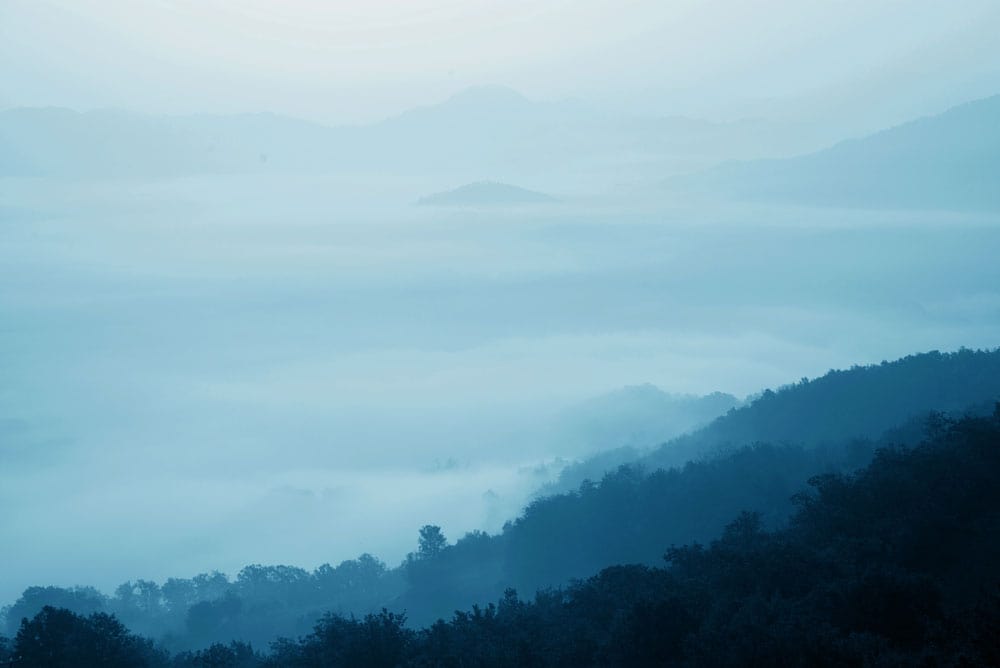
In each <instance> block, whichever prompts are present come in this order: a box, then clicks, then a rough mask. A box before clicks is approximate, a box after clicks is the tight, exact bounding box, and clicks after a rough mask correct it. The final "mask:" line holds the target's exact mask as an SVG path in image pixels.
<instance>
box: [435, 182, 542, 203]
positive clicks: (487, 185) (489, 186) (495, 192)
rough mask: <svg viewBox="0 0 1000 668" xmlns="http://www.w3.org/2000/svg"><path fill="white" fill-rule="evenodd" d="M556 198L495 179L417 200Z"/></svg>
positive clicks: (536, 200) (539, 200)
mask: <svg viewBox="0 0 1000 668" xmlns="http://www.w3.org/2000/svg"><path fill="white" fill-rule="evenodd" d="M555 201H556V199H555V198H553V197H551V196H549V195H546V194H545V193H540V192H537V191H535V190H528V189H527V188H521V187H518V186H512V185H510V184H507V183H498V182H496V181H478V182H476V183H467V184H466V185H464V186H459V187H458V188H455V189H454V190H447V191H445V192H440V193H434V194H433V195H427V196H426V197H421V198H420V199H419V200H417V204H419V205H421V206H515V205H520V204H545V203H550V202H555Z"/></svg>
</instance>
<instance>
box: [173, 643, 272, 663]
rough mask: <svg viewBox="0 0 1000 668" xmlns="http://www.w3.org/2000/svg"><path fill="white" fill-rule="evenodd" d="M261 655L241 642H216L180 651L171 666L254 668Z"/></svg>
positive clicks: (261, 658) (261, 659)
mask: <svg viewBox="0 0 1000 668" xmlns="http://www.w3.org/2000/svg"><path fill="white" fill-rule="evenodd" d="M262 661H263V657H262V656H261V655H260V654H258V653H256V652H254V651H253V648H252V647H251V646H250V645H248V644H246V643H241V642H231V643H229V644H228V645H223V644H222V643H216V644H214V645H212V646H210V647H209V648H208V649H203V650H199V651H197V652H182V653H180V654H178V655H177V656H175V657H174V659H173V661H172V662H171V663H170V665H171V666H172V667H173V668H256V666H259V665H261V662H262Z"/></svg>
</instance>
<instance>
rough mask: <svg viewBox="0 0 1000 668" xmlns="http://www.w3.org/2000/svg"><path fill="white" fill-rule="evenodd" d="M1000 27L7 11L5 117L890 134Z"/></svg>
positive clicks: (983, 65)
mask: <svg viewBox="0 0 1000 668" xmlns="http://www.w3.org/2000/svg"><path fill="white" fill-rule="evenodd" d="M997 34H1000V3H998V2H996V1H995V0H955V1H952V2H942V1H940V0H933V1H928V0H899V1H897V0H880V1H874V2H873V1H872V0H842V1H839V2H815V1H807V2H803V1H802V0H755V1H752V2H747V1H746V0H654V1H649V2H647V1H638V2H626V1H623V0H614V1H608V0H575V1H573V2H566V1H561V0H560V1H552V2H537V1H530V2H529V1H525V0H510V1H507V2H502V3H501V2H485V1H483V0H462V1H460V2H454V1H450V0H406V1H405V2H387V1H385V0H365V1H363V2H358V1H355V2H325V1H320V0H285V1H282V2H276V1H273V0H272V1H266V0H245V1H243V2H217V1H212V0H198V1H195V2H186V1H179V2H166V1H145V2H136V1H123V0H71V1H47V0H27V1H22V0H4V2H2V3H0V107H9V106H25V105H29V106H35V105H57V106H70V107H74V108H95V107H107V106H114V107H124V108H130V109H140V110H146V111H168V112H198V111H208V112H230V111H261V110H267V111H275V112H282V113H288V114H293V115H298V116H303V117H309V118H315V119H320V120H325V121H331V122H344V121H349V122H358V121H368V120H373V119H377V118H379V117H383V116H386V115H390V114H393V113H396V112H398V111H401V110H403V109H405V108H408V107H411V106H414V105H417V104H427V103H432V102H437V101H439V100H441V99H443V98H445V97H447V96H448V95H450V94H452V93H454V92H456V91H457V90H460V89H462V88H464V87H466V86H470V85H475V84H499V85H506V86H510V87H513V88H516V89H518V90H520V91H521V92H523V93H525V94H527V95H529V96H531V97H536V98H561V97H567V96H571V97H580V98H583V99H585V100H588V101H590V102H591V103H594V104H597V105H602V106H606V107H616V108H622V109H629V110H633V111H643V112H652V113H675V112H681V113H690V114H699V115H705V116H714V117H737V116H743V115H779V114H782V113H784V114H789V115H792V116H795V115H800V116H808V115H809V114H811V113H816V112H818V111H820V110H824V109H829V108H830V102H831V100H834V101H836V102H837V105H836V107H837V109H843V110H847V111H850V112H851V113H853V114H858V115H860V116H864V115H865V114H867V115H869V116H873V115H874V116H878V122H885V120H883V119H887V120H890V121H891V120H898V119H903V118H909V117H912V116H914V115H919V114H922V113H927V112H931V111H937V110H939V109H942V108H944V107H947V106H949V105H951V104H955V103H956V102H960V101H963V100H965V99H969V98H972V97H977V96H983V95H988V94H991V93H994V92H996V90H998V89H1000V40H997V39H995V36H996V35H997ZM873 122H875V121H873Z"/></svg>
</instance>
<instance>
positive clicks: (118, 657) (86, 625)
mask: <svg viewBox="0 0 1000 668" xmlns="http://www.w3.org/2000/svg"><path fill="white" fill-rule="evenodd" d="M11 654H12V655H13V661H14V664H15V665H23V666H32V667H33V668H76V667H78V666H105V667H107V668H133V667H136V666H159V665H164V663H165V661H166V657H165V656H164V655H163V654H162V653H161V652H158V651H156V650H155V649H154V648H153V646H152V643H151V642H150V641H148V640H145V639H143V638H139V637H137V636H134V635H132V634H131V633H129V631H128V629H126V628H125V627H124V626H123V625H122V624H121V622H119V621H118V620H117V619H116V618H115V617H114V616H113V615H107V614H104V613H101V612H95V613H93V614H91V615H90V616H89V617H84V616H82V615H77V614H75V613H73V612H71V611H69V610H65V609H60V608H51V607H48V606H46V607H44V608H42V611H41V612H39V613H38V614H37V615H35V617H34V618H33V619H31V620H28V619H25V620H23V621H22V622H21V628H20V630H18V632H17V637H16V638H15V639H14V649H13V652H12V653H11Z"/></svg>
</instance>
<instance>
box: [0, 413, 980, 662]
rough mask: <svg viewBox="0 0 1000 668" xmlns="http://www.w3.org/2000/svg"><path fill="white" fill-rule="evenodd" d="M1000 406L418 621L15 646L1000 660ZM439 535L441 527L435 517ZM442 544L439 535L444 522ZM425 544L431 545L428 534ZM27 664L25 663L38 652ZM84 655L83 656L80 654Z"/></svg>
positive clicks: (448, 655)
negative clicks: (193, 641)
mask: <svg viewBox="0 0 1000 668" xmlns="http://www.w3.org/2000/svg"><path fill="white" fill-rule="evenodd" d="M998 475H1000V404H998V405H997V407H996V409H995V411H994V413H993V415H992V416H989V417H980V418H973V417H968V418H963V419H961V420H958V421H954V422H953V421H949V420H947V419H945V418H943V417H941V418H940V419H939V420H937V421H936V422H935V423H934V426H933V429H932V431H931V434H930V437H929V438H928V439H927V440H926V441H924V442H922V443H921V444H919V445H918V446H916V447H914V448H905V447H891V448H884V449H880V450H879V451H878V452H877V453H876V455H875V457H874V459H873V461H872V462H871V463H870V464H869V465H868V466H867V467H866V468H864V469H862V470H860V471H858V472H857V473H854V474H849V475H848V474H827V475H822V476H818V477H815V478H813V479H811V480H810V481H809V484H810V486H811V488H812V489H811V490H810V491H807V492H803V493H800V494H798V495H796V497H795V503H796V510H795V512H794V514H793V515H792V516H791V518H790V521H789V522H788V523H787V524H786V525H785V526H783V527H781V528H779V529H776V530H767V529H766V528H765V525H764V522H763V521H762V518H761V517H760V515H759V514H757V513H753V512H743V513H741V514H739V515H738V516H736V518H735V519H734V520H733V521H731V522H730V523H729V524H728V525H727V526H726V527H725V529H724V530H723V532H722V533H721V536H720V537H718V538H717V539H715V540H713V541H712V542H711V543H710V544H708V545H707V546H705V545H701V544H698V543H695V544H690V545H686V546H683V547H675V546H669V545H667V546H664V548H663V549H664V552H665V555H664V556H665V559H666V562H667V563H666V564H665V565H661V566H659V567H649V566H643V565H621V566H615V567H612V568H608V569H605V570H603V571H601V572H600V573H599V574H597V575H596V576H593V577H591V578H589V579H587V580H585V581H580V582H577V583H574V584H572V585H570V586H568V587H565V588H560V589H548V590H543V591H541V592H539V593H538V594H536V595H535V596H534V597H533V598H532V599H531V600H522V599H521V598H519V597H518V595H517V593H516V592H514V591H513V590H509V591H507V592H506V593H505V594H504V595H503V597H502V598H501V599H500V600H499V602H498V603H497V604H490V605H488V606H486V607H478V606H475V607H473V608H472V609H471V610H470V611H466V612H456V613H454V614H453V615H451V617H450V619H449V620H448V621H444V620H441V621H438V622H436V623H434V624H433V625H430V626H427V627H425V628H423V629H419V630H414V629H412V628H410V627H408V626H407V625H406V623H405V617H404V616H402V615H397V614H394V613H391V612H389V611H385V610H383V611H382V612H381V613H375V614H370V615H367V616H365V617H364V618H362V619H358V618H353V617H352V618H346V617H343V616H338V615H326V616H324V617H323V618H322V619H320V620H319V622H318V623H316V625H315V627H314V629H313V631H312V632H311V633H309V634H308V635H305V636H303V637H302V638H300V639H298V640H293V639H287V640H282V641H278V642H276V643H273V644H272V645H271V648H270V652H269V653H267V654H266V655H265V654H257V653H255V652H254V651H253V650H252V648H250V647H247V646H245V645H241V644H238V643H233V644H229V645H222V644H219V645H215V646H212V647H209V648H208V649H206V650H202V651H199V652H186V653H181V654H178V655H176V656H175V657H173V658H172V659H171V658H169V657H168V656H167V654H166V653H165V652H163V651H162V650H158V649H156V648H155V647H154V646H152V644H150V643H149V642H148V641H144V640H142V639H141V638H137V637H135V636H133V635H131V634H129V633H128V632H127V631H126V630H125V629H124V628H123V627H122V626H121V625H120V623H118V622H117V621H116V620H114V618H110V617H107V616H105V615H102V614H100V613H94V614H92V615H90V616H89V617H84V616H78V615H75V614H73V613H70V612H67V611H60V610H54V609H52V608H45V609H44V610H42V611H41V612H40V613H39V614H38V615H37V616H36V617H35V618H34V619H31V620H28V619H25V620H24V621H23V622H22V623H21V625H20V627H19V630H18V632H17V635H16V637H15V638H14V639H13V641H12V642H11V641H7V640H4V641H2V642H0V659H2V660H8V661H9V660H10V659H11V658H15V659H16V658H20V657H31V663H30V665H37V666H56V665H82V663H86V662H87V661H93V660H94V659H95V657H96V658H97V659H100V663H102V664H104V665H115V666H140V665H146V666H167V665H173V666H205V665H231V666H362V665H363V666H387V667H388V666H467V665H481V666H591V665H602V666H646V665H648V666H654V665H656V666H662V665H677V666H686V665H732V666H755V665H791V666H824V665H828V666H841V665H858V666H863V665H879V666H887V665H941V666H947V665H956V666H958V665H996V663H997V662H998V660H1000V642H998V636H997V634H996V629H997V628H998V626H1000V574H998V573H997V572H996V569H995V567H994V565H995V564H996V563H997V560H998V559H1000V486H998V485H996V479H997V477H998ZM429 533H430V534H433V533H434V532H429ZM424 538H425V539H426V540H429V543H427V544H426V545H429V546H430V547H427V549H429V550H432V551H439V550H440V549H441V546H440V544H439V543H438V542H437V541H436V540H434V539H433V537H432V536H425V537H424ZM426 545H425V547H426ZM22 662H23V661H22ZM81 662H82V663H81Z"/></svg>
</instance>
